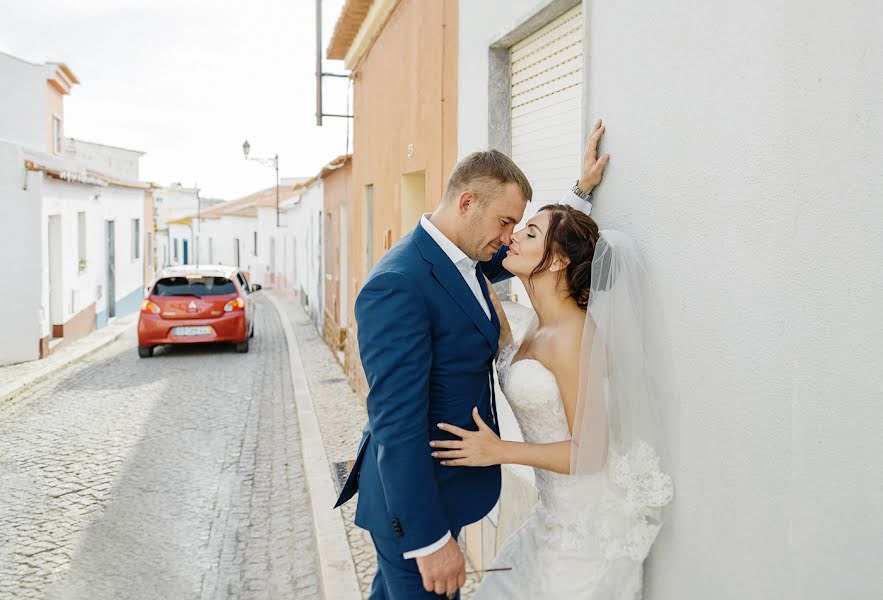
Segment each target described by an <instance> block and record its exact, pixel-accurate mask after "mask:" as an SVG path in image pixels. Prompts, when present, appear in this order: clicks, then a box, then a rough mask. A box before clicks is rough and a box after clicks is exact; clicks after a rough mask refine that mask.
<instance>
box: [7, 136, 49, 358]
mask: <svg viewBox="0 0 883 600" xmlns="http://www.w3.org/2000/svg"><path fill="white" fill-rule="evenodd" d="M26 181H27V189H23V188H24V187H25V182H26ZM41 184H42V175H40V174H38V173H30V174H26V173H25V170H24V161H23V158H22V156H21V154H20V152H19V150H18V148H17V147H16V146H14V145H11V144H4V143H0V256H4V257H6V258H7V260H4V262H3V272H4V280H5V281H6V282H7V283H8V286H7V287H8V289H7V291H6V293H4V294H2V295H0V365H5V364H11V363H17V362H23V361H26V360H34V359H36V358H38V357H39V347H40V345H39V343H40V336H41V328H40V323H41V319H42V313H43V308H42V303H41V283H40V281H41V279H40V276H41V266H40V265H41V261H42V260H43V254H42V252H41V251H40V248H41V246H40V223H41V221H40V217H41V211H40V193H41V192H40V188H41ZM10 257H15V259H14V260H10Z"/></svg>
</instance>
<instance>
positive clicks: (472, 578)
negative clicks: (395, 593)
mask: <svg viewBox="0 0 883 600" xmlns="http://www.w3.org/2000/svg"><path fill="white" fill-rule="evenodd" d="M281 303H282V305H283V307H284V309H285V310H284V313H283V315H284V318H287V319H289V320H290V322H291V324H292V327H293V328H294V333H295V335H296V336H297V339H298V343H299V345H300V350H301V356H302V358H303V363H304V369H305V371H306V375H307V382H308V384H309V386H310V392H311V395H312V398H313V406H314V408H315V411H316V416H317V418H318V420H319V426H320V428H321V431H322V441H323V443H324V445H325V452H326V454H327V456H328V461H329V465H328V466H329V469H331V471H332V477H333V478H334V479H335V480H337V477H338V476H337V472H336V469H335V463H340V462H347V461H351V460H353V459H354V458H355V455H356V451H357V450H358V448H359V441H360V440H361V435H362V429H363V427H364V426H365V423H366V422H367V420H368V416H367V413H366V411H365V409H364V407H363V406H362V404H361V402H360V401H359V399H358V396H357V395H356V393H355V392H354V391H353V390H352V388H351V387H350V386H349V384H348V383H347V380H346V376H345V374H344V372H343V369H342V368H341V365H340V363H338V362H337V360H336V359H335V357H334V355H333V353H332V351H331V349H330V348H328V346H327V345H326V344H325V342H324V340H323V339H322V338H321V336H320V335H319V332H318V331H317V330H316V327H315V325H314V324H313V322H312V321H311V320H310V319H309V317H308V316H307V315H306V313H305V312H304V311H303V309H302V308H301V306H300V305H299V304H298V303H297V302H295V301H293V300H291V299H282V300H281ZM329 510H330V507H329ZM340 510H341V514H342V515H343V518H344V523H345V526H346V534H347V539H348V541H349V545H350V551H351V553H352V556H353V563H354V564H355V567H356V573H357V576H358V580H359V587H360V589H361V591H362V597H363V598H367V597H368V594H369V592H370V590H371V582H372V580H373V578H374V572H375V570H376V567H377V562H376V560H377V559H376V555H375V553H374V545H373V544H372V543H371V537H370V535H369V534H368V532H367V531H365V530H363V529H360V528H359V527H357V526H356V525H355V523H354V520H355V512H356V498H353V499H352V500H350V501H349V502H347V503H346V504H344V505H343V507H341V509H340ZM470 568H471V567H470V566H468V565H467V570H468V569H470ZM479 581H480V576H478V575H468V576H467V581H466V586H465V587H464V588H463V589H462V590H461V593H460V597H461V600H471V598H472V596H473V594H474V593H475V589H476V588H477V587H478V583H479Z"/></svg>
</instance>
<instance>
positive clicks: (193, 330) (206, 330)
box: [172, 325, 212, 337]
mask: <svg viewBox="0 0 883 600" xmlns="http://www.w3.org/2000/svg"><path fill="white" fill-rule="evenodd" d="M211 334H212V328H211V327H208V326H207V325H206V326H202V325H200V326H194V327H175V328H173V329H172V335H174V336H175V337H187V336H194V335H211Z"/></svg>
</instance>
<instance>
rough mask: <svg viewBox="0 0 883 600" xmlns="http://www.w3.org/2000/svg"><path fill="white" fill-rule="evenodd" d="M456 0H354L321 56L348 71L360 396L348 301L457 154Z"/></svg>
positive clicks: (426, 207)
mask: <svg viewBox="0 0 883 600" xmlns="http://www.w3.org/2000/svg"><path fill="white" fill-rule="evenodd" d="M458 31H459V21H458V3H457V1H456V0H439V1H438V2H423V1H421V0H401V1H394V0H376V1H375V2H369V1H360V0H351V1H348V2H347V3H346V4H345V5H344V8H343V10H342V12H341V15H340V18H339V19H338V22H337V25H336V26H335V30H334V34H333V36H332V39H331V42H330V44H329V47H328V52H327V57H328V58H330V59H338V60H343V61H344V66H345V67H346V68H347V69H349V70H350V71H351V73H352V79H353V94H354V105H353V106H354V110H353V113H354V115H355V117H354V120H353V123H354V125H353V126H354V150H353V166H352V189H351V191H350V203H349V207H348V214H347V219H348V221H349V231H350V238H349V240H348V242H349V248H348V249H347V250H348V252H349V253H350V265H351V266H352V268H351V269H350V270H349V272H348V273H347V277H348V279H349V281H348V282H347V286H348V287H347V289H346V297H347V300H346V302H347V305H348V307H347V311H348V314H347V325H346V327H347V332H346V342H345V353H346V361H345V362H346V367H347V375H348V379H349V381H350V383H351V384H352V385H353V387H354V388H355V389H357V390H358V391H359V392H360V393H361V394H362V395H363V396H364V394H366V393H367V386H366V383H365V377H364V373H363V372H362V370H361V363H360V360H359V357H358V345H357V343H356V330H355V318H354V316H353V313H352V306H353V304H354V302H355V298H356V294H357V293H358V291H359V289H360V288H361V286H362V283H363V282H364V281H365V278H366V277H367V275H368V272H369V271H370V270H371V267H373V266H374V263H375V262H376V261H377V259H378V258H380V256H381V255H382V254H383V253H384V252H385V251H386V250H388V249H389V248H390V247H391V246H392V245H393V244H394V243H395V242H396V241H397V240H398V239H400V238H401V237H402V235H404V234H405V233H407V232H409V231H410V230H411V229H413V228H414V227H415V226H416V225H417V222H418V221H419V220H420V215H421V214H422V213H424V212H426V211H432V210H435V207H436V206H438V203H439V202H440V201H441V197H442V194H443V193H444V186H445V183H446V182H447V178H448V175H449V174H450V171H451V169H452V168H453V166H454V163H455V162H456V157H457V138H456V136H457V64H458V50H457V49H458Z"/></svg>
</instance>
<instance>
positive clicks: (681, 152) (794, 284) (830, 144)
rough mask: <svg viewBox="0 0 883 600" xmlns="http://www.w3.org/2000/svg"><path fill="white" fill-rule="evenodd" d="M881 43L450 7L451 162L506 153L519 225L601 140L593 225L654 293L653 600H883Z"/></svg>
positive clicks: (766, 6)
mask: <svg viewBox="0 0 883 600" xmlns="http://www.w3.org/2000/svg"><path fill="white" fill-rule="evenodd" d="M881 23H883V6H881V5H880V3H878V2H872V1H871V0H859V1H858V2H852V3H848V4H843V3H829V4H818V3H815V4H813V5H812V6H811V7H808V6H807V5H797V4H794V5H791V4H788V3H784V4H783V3H777V2H749V3H748V4H744V3H743V4H739V5H738V8H737V7H736V6H735V5H732V4H731V3H726V2H721V1H712V2H705V3H696V2H688V1H686V0H675V1H674V2H665V3H647V2H637V1H634V0H626V1H618V2H588V1H586V2H579V1H573V0H552V1H548V0H484V1H482V2H461V3H460V16H459V39H460V48H459V73H460V78H459V87H458V89H459V101H458V125H457V126H458V141H459V147H458V152H459V154H460V155H461V156H463V155H465V154H467V153H469V152H470V151H473V150H476V149H479V148H486V147H488V146H496V147H498V148H500V149H502V150H504V151H506V152H509V153H510V154H511V155H512V157H513V158H514V159H515V161H516V162H517V163H518V164H519V165H521V166H522V168H523V169H524V170H525V172H526V173H527V175H528V177H529V178H530V180H531V182H532V183H533V184H534V189H535V197H534V200H533V202H532V205H531V208H530V210H529V211H528V212H529V213H531V212H533V211H534V210H535V209H536V208H538V207H540V206H542V205H543V204H545V203H547V202H554V201H556V200H557V198H558V197H559V195H560V193H561V191H562V190H564V189H566V188H567V187H569V186H570V185H572V184H573V182H574V180H575V179H576V176H577V168H578V162H579V159H580V153H581V149H582V144H583V140H584V137H585V133H586V131H587V129H588V128H589V127H590V125H591V123H592V122H593V121H594V119H596V118H598V117H601V118H603V119H604V121H605V123H606V125H607V133H606V136H605V139H604V142H603V144H602V150H603V151H605V152H609V153H610V154H611V155H612V159H611V162H610V164H609V167H608V170H607V173H606V176H605V180H604V182H603V184H602V185H601V186H600V188H599V189H598V190H597V192H596V194H595V199H596V201H595V211H594V216H595V218H596V219H597V220H598V222H599V223H600V224H601V226H602V228H605V227H609V228H616V229H620V230H622V231H625V232H626V233H628V234H630V235H631V236H632V237H633V238H634V239H635V240H636V242H637V243H638V245H639V247H640V249H641V250H642V252H643V254H644V256H645V257H646V259H647V262H648V266H649V268H650V272H651V277H652V278H653V279H654V283H655V284H656V286H657V288H658V290H659V293H660V294H661V298H662V306H661V309H662V310H663V312H664V313H665V315H666V317H667V321H668V323H667V324H668V329H669V338H668V343H669V347H670V349H671V356H672V359H673V361H674V363H675V368H676V375H677V381H678V383H679V391H680V404H679V405H677V406H665V407H662V409H663V412H664V417H665V420H666V425H667V429H668V431H669V436H668V437H669V440H670V447H669V448H667V449H666V453H667V454H668V455H669V461H668V467H669V469H670V470H671V472H672V474H673V476H674V478H675V484H676V499H675V502H674V505H673V508H672V511H671V513H670V515H669V520H668V524H667V525H666V528H665V529H664V530H663V533H662V535H661V538H660V539H659V540H658V542H657V544H656V546H655V549H654V551H653V554H652V556H651V560H650V561H649V564H648V570H647V575H646V597H648V598H653V599H654V600H665V599H675V598H677V599H687V598H689V599H697V600H698V599H705V598H715V599H716V600H723V599H730V598H732V599H736V598H739V599H742V598H776V599H785V598H787V599H795V600H796V599H801V600H806V599H827V598H832V597H843V598H879V597H881V596H883V583H881V582H883V580H881V579H880V576H879V568H878V565H879V555H880V534H879V532H880V531H881V530H883V517H881V511H880V507H881V506H883V482H881V477H880V469H879V468H878V466H877V462H878V458H877V457H879V456H880V455H881V453H883V436H881V435H880V433H879V424H880V423H881V422H883V392H881V390H883V369H881V368H880V362H881V356H883V337H881V332H883V317H881V312H880V306H881V304H883V294H881V290H883V269H881V268H880V260H881V256H883V228H881V226H880V225H881V223H883V203H881V202H880V191H881V190H883V104H881V102H880V89H881V88H880V81H881V74H883V52H881V45H880V40H881V35H883V30H881ZM514 292H515V294H518V295H519V297H518V300H520V301H523V296H522V295H521V294H519V291H518V290H517V289H514ZM510 425H511V423H510ZM511 429H512V428H511V427H510V431H509V434H510V435H511V434H512V431H511ZM507 473H508V475H507V477H508V479H509V480H510V481H513V480H516V479H515V478H516V476H517V474H513V471H512V470H509V471H507ZM517 487H518V486H515V487H514V488H513V487H512V486H510V487H509V488H508V490H509V491H508V492H507V495H506V496H505V497H504V498H503V501H502V504H501V508H502V509H503V510H501V513H500V521H499V522H498V523H496V524H501V523H502V520H503V512H504V511H505V506H506V504H507V502H509V503H511V504H512V505H518V504H519V502H521V503H522V504H524V502H523V501H522V500H519V499H517V498H513V496H512V492H511V490H512V489H516V488H517ZM520 489H523V487H522V488H520ZM496 524H495V523H493V522H486V523H484V524H483V525H482V526H481V528H480V529H478V530H476V529H475V528H473V531H472V533H471V535H472V537H473V539H478V540H479V542H480V541H481V536H482V535H484V536H485V543H486V545H487V546H489V547H490V548H494V547H495V542H497V543H498V541H499V537H500V536H499V535H498V534H499V533H500V532H497V531H495V525H496ZM512 526H515V525H512ZM510 530H511V527H507V532H508V531H510ZM469 535H470V534H467V542H468V543H469V540H468V537H469ZM487 538H491V539H490V540H488V539H487ZM495 538H496V539H495ZM488 541H489V542H490V543H489V544H487V542H488ZM478 554H481V552H478Z"/></svg>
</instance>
